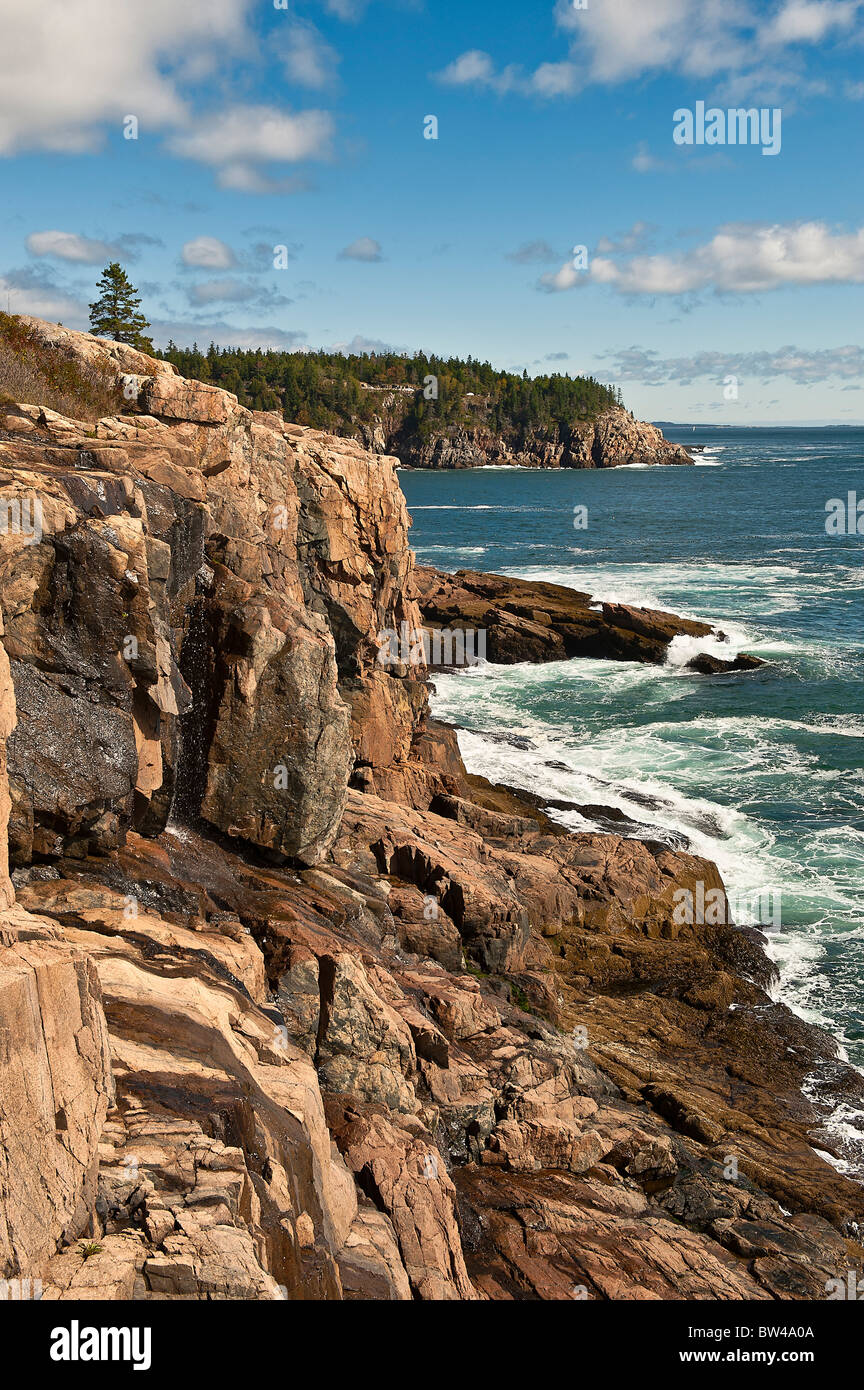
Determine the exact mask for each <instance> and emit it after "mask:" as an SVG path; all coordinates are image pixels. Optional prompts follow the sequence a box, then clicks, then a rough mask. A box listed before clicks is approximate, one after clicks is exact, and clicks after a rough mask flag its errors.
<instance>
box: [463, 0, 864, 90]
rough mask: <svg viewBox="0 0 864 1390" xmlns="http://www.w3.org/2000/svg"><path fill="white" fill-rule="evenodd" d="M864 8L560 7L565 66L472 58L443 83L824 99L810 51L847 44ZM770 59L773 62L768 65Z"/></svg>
mask: <svg viewBox="0 0 864 1390" xmlns="http://www.w3.org/2000/svg"><path fill="white" fill-rule="evenodd" d="M862 9H864V6H862V0H785V3H784V4H782V5H780V6H779V7H778V8H775V9H774V11H773V13H767V12H766V7H765V6H764V4H762V3H761V2H760V0H650V3H649V0H615V2H614V4H611V3H598V4H595V3H593V0H592V3H591V4H590V5H588V7H587V8H585V9H575V8H574V7H573V5H572V3H571V0H557V5H556V7H555V17H556V20H557V23H558V26H559V28H560V29H561V30H562V31H563V33H564V35H565V36H566V38H567V40H568V43H569V52H568V53H567V55H566V57H564V58H562V59H560V60H559V61H557V62H545V63H541V64H540V66H539V67H537V68H536V69H535V70H534V71H533V72H528V73H526V72H524V71H523V70H522V69H521V68H519V67H516V66H512V65H510V66H504V67H502V68H500V69H499V68H498V67H497V65H496V63H495V62H494V61H493V59H492V58H491V57H490V55H489V54H488V53H486V52H485V51H484V50H482V49H470V50H468V51H467V52H465V53H462V54H461V55H460V56H459V57H457V58H455V59H454V60H453V62H451V63H450V64H448V66H447V67H445V68H444V69H443V71H441V72H439V73H437V74H436V76H437V78H438V80H439V81H440V82H444V83H446V84H447V85H450V86H461V87H477V88H481V89H482V88H485V89H487V90H491V91H497V92H499V93H502V92H511V91H517V92H521V93H523V94H524V95H528V96H541V97H548V98H553V97H569V96H572V95H573V94H574V93H576V92H578V91H579V90H580V89H581V88H582V87H584V86H585V85H587V84H589V83H615V82H622V81H625V80H627V79H631V78H636V77H642V76H645V75H651V74H657V73H661V72H673V73H675V74H676V76H680V75H683V76H685V77H689V78H706V79H707V78H722V79H726V80H727V81H729V80H733V79H734V80H735V81H736V82H739V83H740V84H741V85H742V86H743V87H745V88H746V89H747V91H748V94H749V95H750V96H751V97H755V95H756V93H757V92H758V91H761V90H762V89H763V88H764V87H765V85H766V84H768V85H769V86H770V89H771V92H772V93H773V94H776V93H777V92H778V91H786V92H788V91H789V89H790V88H791V89H794V94H795V95H796V96H800V95H801V94H802V92H805V91H806V92H808V93H810V92H818V91H822V90H825V89H826V88H825V84H824V83H821V82H819V81H816V80H814V79H812V78H810V77H809V76H808V75H807V74H806V73H805V71H804V68H803V62H802V53H801V50H802V49H803V48H804V46H805V45H811V46H812V45H815V44H818V43H823V42H828V41H830V40H832V39H833V38H835V37H840V36H844V37H845V36H847V35H848V34H849V33H850V32H851V31H852V30H853V29H854V28H855V27H856V25H858V24H859V22H860V19H861V14H862ZM766 59H770V62H766Z"/></svg>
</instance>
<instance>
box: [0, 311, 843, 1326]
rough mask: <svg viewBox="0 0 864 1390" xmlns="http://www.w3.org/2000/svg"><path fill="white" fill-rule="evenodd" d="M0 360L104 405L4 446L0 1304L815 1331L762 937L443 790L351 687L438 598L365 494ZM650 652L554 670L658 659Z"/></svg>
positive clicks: (828, 1255)
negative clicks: (399, 1303)
mask: <svg viewBox="0 0 864 1390" xmlns="http://www.w3.org/2000/svg"><path fill="white" fill-rule="evenodd" d="M33 326H34V329H35V330H36V331H38V332H39V333H40V334H42V335H44V337H45V339H46V341H50V342H53V343H54V344H55V345H57V346H59V347H61V348H62V350H63V351H65V352H68V353H70V354H72V355H74V356H77V357H80V358H81V359H82V360H85V359H88V358H92V359H98V360H99V361H101V362H103V363H106V364H108V365H110V366H111V369H112V370H114V371H116V372H117V374H118V379H119V380H120V381H121V382H122V384H123V387H124V391H125V395H126V399H127V401H128V403H129V408H128V412H126V413H124V414H123V415H121V416H117V417H113V418H106V419H102V420H99V421H97V422H90V421H77V420H71V419H67V418H65V417H61V416H57V415H53V414H51V412H49V411H46V410H44V409H42V408H41V407H40V406H39V405H38V403H36V404H33V403H21V404H19V405H16V406H15V407H14V408H7V409H6V410H5V412H4V414H3V415H2V416H0V503H2V505H3V507H4V515H5V516H6V518H7V522H8V521H9V518H13V519H14V518H20V517H22V516H23V515H24V511H23V509H22V503H23V501H24V500H29V501H30V502H31V503H35V502H38V503H39V508H38V512H37V513H36V516H37V517H38V525H34V526H31V527H30V528H29V529H28V528H25V527H23V526H21V525H17V526H16V525H15V524H7V526H6V527H5V529H3V530H2V531H0V605H2V611H3V615H4V620H5V632H4V635H3V646H2V649H0V832H2V830H3V828H4V824H5V820H6V817H7V815H8V818H9V847H10V865H11V878H10V875H9V873H7V872H6V871H5V868H4V864H3V861H2V851H0V901H2V915H0V1278H6V1279H16V1278H19V1279H27V1278H29V1279H31V1280H33V1279H40V1280H41V1281H42V1283H43V1288H44V1296H45V1297H49V1298H55V1299H75V1298H96V1297H108V1298H118V1299H123V1298H140V1299H146V1298H152V1297H159V1296H169V1297H186V1298H199V1299H206V1298H213V1299H225V1298H235V1299H236V1298H242V1299H271V1298H289V1299H304V1298H321V1299H342V1298H349V1299H384V1300H407V1299H411V1298H415V1299H427V1300H442V1299H448V1300H451V1299H453V1300H477V1299H486V1298H492V1299H498V1298H503V1299H510V1298H541V1299H556V1298H574V1297H576V1298H582V1297H587V1298H589V1299H609V1298H612V1299H626V1298H671V1299H675V1298H703V1299H711V1298H722V1299H727V1298H731V1299H745V1298H755V1299H770V1298H802V1299H807V1298H821V1297H824V1289H825V1283H826V1281H827V1280H828V1279H830V1278H833V1277H835V1276H837V1275H838V1274H841V1275H842V1273H843V1271H845V1270H846V1269H847V1267H854V1266H856V1265H857V1266H858V1267H859V1268H860V1267H861V1263H862V1259H864V1251H862V1250H861V1248H860V1247H859V1246H858V1245H857V1244H856V1243H855V1239H854V1237H855V1235H856V1231H857V1225H856V1223H857V1222H859V1221H860V1220H861V1219H862V1216H864V1190H862V1188H861V1187H860V1186H859V1185H858V1184H856V1183H854V1182H851V1181H850V1180H848V1179H847V1178H844V1177H843V1176H841V1175H840V1174H839V1173H837V1172H836V1171H835V1170H834V1168H832V1167H831V1166H830V1165H829V1164H828V1163H827V1162H826V1161H825V1160H824V1159H823V1158H822V1157H820V1156H819V1155H818V1154H817V1153H816V1152H815V1151H814V1148H813V1147H812V1143H811V1137H810V1136H811V1131H813V1130H814V1129H815V1128H816V1127H817V1126H818V1124H819V1122H820V1119H821V1117H822V1116H821V1112H820V1111H819V1110H818V1109H817V1108H816V1107H815V1106H814V1104H813V1103H811V1102H809V1101H806V1100H805V1099H804V1098H803V1096H802V1095H801V1092H800V1087H801V1083H802V1081H803V1079H804V1077H805V1076H806V1075H808V1074H811V1073H814V1072H817V1073H818V1074H819V1076H820V1077H822V1078H829V1077H830V1080H831V1082H832V1085H833V1087H834V1089H835V1091H836V1090H837V1089H838V1088H843V1087H845V1088H846V1093H847V1094H848V1096H849V1097H850V1099H855V1098H857V1097H858V1095H859V1091H860V1083H859V1079H858V1077H857V1074H856V1073H853V1072H851V1071H850V1070H849V1069H847V1068H844V1067H843V1066H842V1065H841V1064H840V1063H838V1062H837V1061H836V1058H835V1049H834V1046H833V1044H832V1042H831V1041H830V1040H829V1039H828V1038H827V1037H825V1035H823V1034H822V1033H820V1032H819V1031H818V1030H816V1029H814V1028H811V1027H810V1026H809V1025H806V1024H804V1023H802V1022H801V1021H800V1020H798V1019H796V1018H794V1017H793V1016H792V1015H791V1014H790V1013H789V1011H788V1010H787V1009H785V1008H784V1007H783V1006H782V1005H780V1004H777V1003H775V1002H773V1001H772V999H771V998H770V995H769V993H768V990H769V989H770V988H771V986H772V971H771V967H770V966H769V964H768V962H767V960H766V958H765V956H764V954H763V952H762V949H761V944H760V941H759V940H758V939H757V937H756V934H753V933H745V932H742V931H739V930H738V929H737V928H735V927H734V926H732V925H730V924H728V923H722V922H721V923H717V924H706V923H705V922H699V921H693V922H690V923H689V924H688V923H682V922H681V920H680V914H679V913H678V912H677V911H676V902H677V899H676V893H678V892H679V891H680V890H681V889H682V888H683V889H688V890H690V891H692V892H693V893H694V894H697V893H698V892H699V889H700V885H701V890H702V892H703V893H704V892H705V891H708V892H712V891H713V892H714V893H715V894H716V895H717V896H718V897H719V898H720V899H722V885H721V883H720V880H719V877H718V875H717V871H716V869H715V868H714V866H713V865H711V864H709V863H707V862H706V861H704V860H701V859H699V858H698V857H696V856H694V855H693V854H691V853H689V852H688V851H687V849H686V848H680V849H676V848H671V847H670V846H668V845H664V844H660V843H658V842H656V841H643V840H640V839H638V838H624V837H623V836H622V834H620V833H615V834H609V835H600V834H579V835H572V834H568V833H565V832H564V831H563V830H561V828H560V827H558V826H556V825H555V824H554V822H553V820H551V819H550V817H549V815H548V814H547V810H546V808H544V806H543V804H542V802H541V800H540V799H539V798H530V797H527V796H524V795H519V794H516V793H513V792H511V791H509V790H508V789H506V788H502V787H494V786H491V785H490V784H488V783H486V782H484V781H483V779H480V778H474V777H469V776H467V775H466V773H465V771H464V768H463V766H462V763H461V759H460V757H459V753H458V747H457V744H456V739H455V734H454V732H453V731H452V730H449V729H446V728H443V727H440V726H438V725H436V724H435V722H434V721H433V720H431V719H430V718H429V715H428V688H427V684H426V680H425V676H426V672H425V670H424V668H423V667H422V666H418V665H416V664H413V663H412V662H411V661H405V662H404V664H400V663H399V662H395V663H391V664H388V665H382V663H381V662H380V661H379V659H378V656H379V652H380V636H381V634H382V633H387V632H394V631H395V632H399V631H403V630H406V629H407V630H412V629H416V628H417V627H419V625H420V622H421V617H420V609H419V607H418V604H417V598H416V597H415V594H417V593H420V594H423V593H424V592H425V594H426V598H425V599H424V602H426V603H427V604H428V593H429V586H430V584H432V586H433V588H434V586H435V585H438V586H439V588H441V577H440V576H439V577H438V579H435V580H434V583H433V581H431V580H429V578H428V576H427V577H426V578H425V579H424V576H423V575H422V574H421V575H417V576H416V577H415V574H414V570H413V557H412V555H411V552H410V550H409V546H408V518H407V515H406V510H405V504H404V499H403V498H402V495H401V492H400V490H399V488H398V484H397V482H396V478H395V472H394V461H393V460H392V459H388V458H382V457H381V456H379V455H376V454H373V453H368V452H366V451H365V450H364V449H363V448H362V447H360V446H359V445H357V444H355V443H353V442H352V441H346V440H344V439H335V438H330V437H327V436H324V435H321V434H318V433H316V432H314V431H311V430H308V429H302V428H299V427H295V426H290V425H284V424H283V422H282V421H281V419H280V418H279V417H277V416H267V415H261V414H253V413H250V412H248V411H246V410H244V409H242V408H241V407H239V406H238V405H237V402H236V400H235V399H234V398H233V397H232V396H230V395H228V394H226V393H224V392H221V391H218V390H215V389H214V388H212V387H207V386H205V385H202V384H200V383H196V382H187V381H184V380H183V379H182V378H180V377H179V376H177V375H176V373H175V372H174V370H173V369H172V368H170V367H169V366H168V365H167V364H165V363H162V362H158V361H155V360H153V359H150V358H146V357H143V356H142V355H141V354H138V353H135V352H133V351H132V350H130V349H128V348H124V347H122V346H121V345H118V344H106V343H104V342H102V341H100V340H97V339H94V338H91V337H89V336H87V335H82V334H74V333H71V332H68V331H67V330H63V329H60V328H57V327H56V326H54V325H47V324H46V325H40V324H39V323H38V322H37V321H33ZM16 501H17V504H18V507H17V511H16V509H15V506H14V503H15V502H16ZM31 515H32V513H31ZM445 578H446V577H445ZM474 580H476V583H474ZM494 580H495V577H494V576H491V577H490V576H475V577H474V579H473V580H472V584H473V589H472V588H471V585H469V586H468V590H470V592H467V591H466V586H465V583H464V582H462V581H460V582H459V583H457V582H456V581H453V583H452V584H451V585H450V586H449V588H448V585H447V584H446V583H444V584H443V592H444V594H445V597H448V601H449V600H452V601H453V603H454V604H455V608H454V611H457V610H458V609H459V607H460V605H464V603H465V602H470V601H472V596H473V600H474V601H476V600H477V598H478V592H479V593H480V597H481V598H482V599H483V601H484V602H485V604H486V607H487V608H489V607H490V603H491V600H490V598H489V586H488V585H487V589H486V590H485V591H484V590H483V585H484V582H485V581H489V583H490V584H491V592H492V593H493V595H494V594H495V593H496V592H497V591H496V589H495V584H494ZM415 584H416V587H415ZM478 586H479V588H478ZM456 591H458V593H457V598H456V599H454V592H456ZM480 591H483V592H480ZM466 592H467V598H466ZM517 597H518V596H517ZM498 598H499V599H501V595H500V593H498ZM439 599H440V595H439ZM533 601H535V603H536V595H535V596H534V600H533ZM544 601H545V602H546V603H547V606H548V605H552V608H554V604H552V598H551V597H550V596H546V597H545V599H544ZM441 602H443V599H441ZM507 602H508V603H510V605H511V608H512V606H513V604H514V603H515V604H516V607H517V608H518V602H517V601H516V600H514V598H513V596H512V594H511V595H510V597H509V599H508V600H507ZM491 606H493V607H494V606H495V605H494V604H492V605H491ZM582 608H583V609H584V610H585V613H586V614H587V613H588V612H589V611H591V610H590V607H588V606H586V605H582ZM509 611H510V609H508V608H507V604H506V603H503V602H502V604H501V612H502V613H504V614H505V618H503V619H502V620H501V622H500V624H499V627H500V630H501V633H502V637H501V641H502V650H504V649H506V638H505V635H503V634H505V633H506V628H507V622H506V613H507V612H509ZM544 611H545V610H544ZM580 611H581V609H580ZM550 614H551V616H550ZM512 616H513V614H512V613H511V617H512ZM516 616H517V617H518V616H519V615H518V613H517V614H516ZM570 616H572V615H570ZM547 617H549V618H550V621H551V622H552V623H553V626H554V623H556V622H558V623H564V625H565V626H566V625H567V623H568V622H569V618H568V616H567V614H564V615H563V616H562V614H561V613H560V612H557V613H551V610H550V613H547ZM594 618H596V614H595V615H594ZM528 621H532V620H530V619H529V620H528ZM586 621H588V619H587V618H586ZM592 621H593V619H592ZM680 622H681V620H678V619H675V618H674V617H672V615H658V614H646V613H643V612H641V611H640V610H635V609H628V610H626V612H618V611H615V612H611V613H609V614H608V615H607V614H603V615H601V618H600V619H599V620H597V621H596V622H594V626H593V628H592V632H593V636H591V634H589V635H588V636H587V637H586V641H587V642H588V643H589V647H590V641H594V642H597V641H600V640H607V641H609V642H618V643H623V644H624V646H625V647H626V651H624V650H622V651H621V652H620V653H618V654H619V655H627V656H629V657H631V658H632V657H633V656H637V657H639V658H640V659H647V660H654V659H657V650H656V649H657V644H658V643H659V644H660V645H661V646H662V644H663V641H664V640H665V641H666V642H667V643H668V640H669V635H670V634H669V625H670V624H672V625H673V627H674V625H675V624H676V623H679V624H680ZM535 626H537V627H538V628H543V627H544V624H543V623H542V622H540V623H536V624H535ZM528 636H530V633H529V634H528ZM589 638H590V641H589ZM520 640H527V637H526V634H525V633H524V632H523V633H522V634H521V637H520ZM562 640H563V638H562ZM587 651H588V648H586V652H587ZM588 654H591V653H590V652H589V653H588ZM610 654H612V653H610ZM547 655H548V653H547V652H546V651H544V649H543V647H542V644H539V645H538V649H537V656H538V658H541V659H546V656H547ZM505 659H506V658H505ZM7 662H8V670H7ZM16 721H17V722H16ZM4 748H5V763H4V752H3V750H4ZM6 764H8V769H7V770H5V771H4V767H5V766H6ZM538 779H539V770H538ZM3 843H5V835H3V834H2V833H0V844H3ZM34 1078H35V1080H34ZM819 1143H820V1145H821V1147H823V1148H830V1147H831V1140H830V1139H829V1138H828V1137H827V1136H826V1135H822V1136H821V1137H820V1138H819ZM82 1239H86V1240H89V1241H92V1242H94V1243H95V1245H96V1246H98V1249H97V1250H96V1251H95V1253H91V1256H90V1258H86V1259H85V1258H83V1256H82V1254H81V1253H80V1251H79V1242H80V1241H81V1240H82Z"/></svg>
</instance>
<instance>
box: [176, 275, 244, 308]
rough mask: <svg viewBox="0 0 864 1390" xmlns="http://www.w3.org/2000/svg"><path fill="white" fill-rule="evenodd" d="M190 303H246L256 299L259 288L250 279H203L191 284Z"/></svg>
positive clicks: (227, 277) (189, 291) (188, 292)
mask: <svg viewBox="0 0 864 1390" xmlns="http://www.w3.org/2000/svg"><path fill="white" fill-rule="evenodd" d="M187 294H188V297H189V302H190V304H217V303H219V302H220V301H221V302H223V303H230V304H245V303H246V302H247V301H248V300H250V299H254V298H255V295H256V294H257V289H256V287H255V286H254V285H250V284H249V282H248V281H244V280H236V279H232V278H231V277H230V276H226V277H225V279H223V280H202V281H201V282H200V283H199V284H197V285H191V286H190V287H189V290H188V291H187Z"/></svg>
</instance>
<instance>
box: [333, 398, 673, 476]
mask: <svg viewBox="0 0 864 1390" xmlns="http://www.w3.org/2000/svg"><path fill="white" fill-rule="evenodd" d="M376 394H378V395H379V396H381V404H380V412H379V415H378V417H377V419H375V420H374V421H372V422H371V423H369V424H366V423H364V424H361V425H360V426H359V427H358V430H357V434H358V436H359V438H360V439H361V441H362V442H363V443H364V444H365V445H366V446H367V447H368V448H369V449H371V450H375V451H376V452H380V453H387V454H395V455H396V456H397V457H398V458H399V462H400V464H401V465H402V466H403V467H404V468H483V467H486V466H488V465H490V464H497V465H499V466H500V465H502V464H505V465H509V466H511V467H512V466H517V465H518V466H519V467H520V468H619V467H621V466H622V465H626V464H688V463H692V462H693V456H692V455H691V454H690V453H689V452H688V451H687V449H685V448H684V446H683V445H681V444H672V443H670V441H669V440H668V439H666V438H664V436H663V434H662V432H661V431H660V430H659V429H657V427H656V426H655V425H649V424H647V423H646V422H645V421H642V420H636V419H635V418H634V417H633V416H632V415H631V414H630V412H629V411H628V410H624V409H623V408H622V407H620V406H610V407H608V408H607V409H605V410H603V411H601V412H600V413H599V414H598V415H597V417H596V419H593V420H574V421H573V423H572V424H571V425H569V426H567V427H566V428H564V427H559V426H558V425H550V426H547V427H530V426H520V425H518V424H516V423H514V424H513V425H512V426H511V427H510V428H508V429H506V430H503V431H502V430H500V429H495V428H494V427H493V426H492V425H491V424H490V422H489V421H488V420H487V419H486V418H485V415H484V412H483V407H482V402H472V405H473V409H472V410H471V412H470V415H471V417H473V418H472V419H471V420H470V421H469V423H467V424H465V425H458V426H444V427H441V428H436V427H435V426H434V425H433V426H432V427H431V428H430V430H429V431H427V432H426V433H425V434H423V435H418V434H417V433H416V431H414V430H412V429H409V428H406V426H405V423H404V422H403V418H402V413H401V410H400V407H401V408H402V410H404V398H403V397H401V396H399V395H397V394H395V393H393V392H389V393H388V392H383V393H382V392H378V393H376Z"/></svg>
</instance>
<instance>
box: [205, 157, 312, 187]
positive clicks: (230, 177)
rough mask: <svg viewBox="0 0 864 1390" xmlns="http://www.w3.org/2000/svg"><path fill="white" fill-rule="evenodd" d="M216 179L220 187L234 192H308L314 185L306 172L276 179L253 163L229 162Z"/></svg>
mask: <svg viewBox="0 0 864 1390" xmlns="http://www.w3.org/2000/svg"><path fill="white" fill-rule="evenodd" d="M216 181H217V183H218V184H219V187H220V188H228V189H231V190H232V191H233V192H234V193H261V194H271V193H280V194H292V193H308V191H309V189H310V188H311V187H312V180H311V179H309V178H307V177H306V175H305V174H291V175H290V176H289V177H288V178H275V179H274V178H271V177H270V175H269V174H262V173H261V170H260V169H256V168H255V167H254V166H253V165H251V164H228V165H226V166H225V168H224V169H220V170H219V173H218V174H217V176H216Z"/></svg>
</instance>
